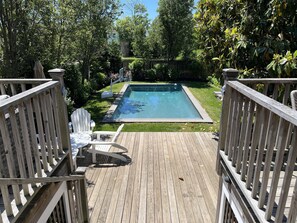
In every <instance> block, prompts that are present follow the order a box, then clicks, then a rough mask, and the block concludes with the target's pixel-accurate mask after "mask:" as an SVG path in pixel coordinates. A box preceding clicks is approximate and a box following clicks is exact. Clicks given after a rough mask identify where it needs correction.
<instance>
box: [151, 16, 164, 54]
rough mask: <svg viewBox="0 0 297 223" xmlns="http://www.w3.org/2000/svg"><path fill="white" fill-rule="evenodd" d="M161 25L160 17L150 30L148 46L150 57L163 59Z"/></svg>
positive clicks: (155, 20) (154, 21)
mask: <svg viewBox="0 0 297 223" xmlns="http://www.w3.org/2000/svg"><path fill="white" fill-rule="evenodd" d="M161 29H162V27H161V23H160V19H159V17H156V18H155V19H154V20H153V22H152V24H151V25H150V27H149V29H148V36H147V45H148V49H149V57H152V58H161V57H163V56H164V44H163V42H162V38H161Z"/></svg>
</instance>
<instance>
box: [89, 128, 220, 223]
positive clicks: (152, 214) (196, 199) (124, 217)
mask: <svg viewBox="0 0 297 223" xmlns="http://www.w3.org/2000/svg"><path fill="white" fill-rule="evenodd" d="M118 142H119V143H120V144H122V145H124V146H126V147H127V148H128V149H129V152H128V154H127V155H128V156H129V157H130V158H131V159H132V162H131V164H129V165H125V166H108V167H100V166H94V167H90V168H88V170H87V173H86V178H87V180H88V182H89V186H88V189H87V193H88V199H89V209H90V222H214V221H215V211H216V208H215V207H216V200H217V191H218V185H219V182H218V180H219V178H218V176H217V174H216V172H215V160H216V149H217V142H216V141H215V140H214V139H213V135H212V133H168V132H167V133H165V132H164V133H143V132H141V133H125V132H123V133H121V135H120V137H119V139H118Z"/></svg>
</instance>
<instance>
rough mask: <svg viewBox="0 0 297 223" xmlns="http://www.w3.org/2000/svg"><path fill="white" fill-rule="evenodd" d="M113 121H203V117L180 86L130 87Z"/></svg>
mask: <svg viewBox="0 0 297 223" xmlns="http://www.w3.org/2000/svg"><path fill="white" fill-rule="evenodd" d="M112 119H113V120H124V119H201V116H200V114H199V112H198V111H197V109H196V108H195V107H194V105H193V104H192V102H191V101H190V99H189V98H188V96H187V95H186V93H185V92H184V90H183V88H182V86H181V85H179V84H166V85H129V86H128V88H127V90H126V91H125V93H124V95H123V97H122V99H121V101H120V103H119V105H118V107H117V108H116V110H115V112H114V114H113V116H112Z"/></svg>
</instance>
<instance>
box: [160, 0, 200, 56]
mask: <svg viewBox="0 0 297 223" xmlns="http://www.w3.org/2000/svg"><path fill="white" fill-rule="evenodd" d="M193 5H194V1H193V0H159V7H158V11H159V19H160V23H161V39H162V42H163V44H164V46H165V50H166V57H167V59H168V60H173V59H174V58H175V57H176V56H178V55H179V53H181V52H182V51H184V55H189V53H190V52H191V51H192V40H193V39H192V36H193V27H194V24H193V20H192V17H193V16H192V9H193Z"/></svg>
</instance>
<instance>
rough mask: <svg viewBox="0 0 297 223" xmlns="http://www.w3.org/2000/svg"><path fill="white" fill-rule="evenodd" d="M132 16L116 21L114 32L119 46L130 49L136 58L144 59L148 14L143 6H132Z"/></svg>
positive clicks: (146, 49) (146, 47)
mask: <svg viewBox="0 0 297 223" xmlns="http://www.w3.org/2000/svg"><path fill="white" fill-rule="evenodd" d="M131 7H132V11H133V12H132V16H131V17H129V16H128V17H125V18H123V19H120V20H118V21H117V24H116V31H117V32H118V35H119V40H120V42H121V44H122V45H123V44H125V43H126V44H128V46H131V47H132V49H131V50H132V53H133V55H134V56H137V57H145V56H146V55H147V52H148V46H147V42H146V33H147V30H148V26H149V20H148V14H147V11H146V8H145V6H144V5H143V4H134V5H132V6H131ZM125 56H127V55H125Z"/></svg>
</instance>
